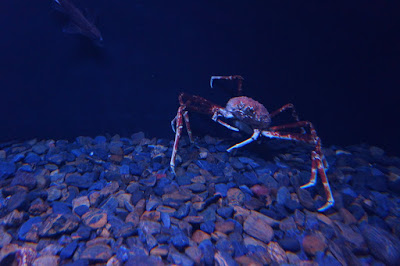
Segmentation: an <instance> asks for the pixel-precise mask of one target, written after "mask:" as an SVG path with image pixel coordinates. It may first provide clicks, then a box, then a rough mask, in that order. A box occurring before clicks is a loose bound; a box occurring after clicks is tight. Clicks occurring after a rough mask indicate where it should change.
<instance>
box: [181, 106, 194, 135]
mask: <svg viewBox="0 0 400 266" xmlns="http://www.w3.org/2000/svg"><path fill="white" fill-rule="evenodd" d="M183 119H185V124H186V131H187V133H188V135H189V139H190V142H191V143H193V142H194V141H193V134H192V130H191V129H190V123H189V115H188V111H185V112H183Z"/></svg>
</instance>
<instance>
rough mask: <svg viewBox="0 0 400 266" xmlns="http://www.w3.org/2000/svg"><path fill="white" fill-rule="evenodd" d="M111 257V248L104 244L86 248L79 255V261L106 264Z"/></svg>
mask: <svg viewBox="0 0 400 266" xmlns="http://www.w3.org/2000/svg"><path fill="white" fill-rule="evenodd" d="M111 256H112V251H111V248H110V247H109V246H108V245H105V244H97V245H93V246H89V247H86V249H85V250H84V251H83V252H82V253H81V255H80V258H81V259H87V260H89V261H92V262H107V261H108V259H110V258H111Z"/></svg>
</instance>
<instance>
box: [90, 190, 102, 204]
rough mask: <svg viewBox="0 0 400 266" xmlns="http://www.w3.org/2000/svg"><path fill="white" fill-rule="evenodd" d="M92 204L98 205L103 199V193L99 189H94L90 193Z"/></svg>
mask: <svg viewBox="0 0 400 266" xmlns="http://www.w3.org/2000/svg"><path fill="white" fill-rule="evenodd" d="M89 201H90V205H92V206H97V205H98V204H99V203H100V201H101V195H100V192H99V191H93V192H92V193H90V194H89Z"/></svg>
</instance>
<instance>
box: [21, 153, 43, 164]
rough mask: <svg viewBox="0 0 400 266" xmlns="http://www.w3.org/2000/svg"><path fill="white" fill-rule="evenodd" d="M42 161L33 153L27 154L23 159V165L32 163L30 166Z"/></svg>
mask: <svg viewBox="0 0 400 266" xmlns="http://www.w3.org/2000/svg"><path fill="white" fill-rule="evenodd" d="M41 160H42V159H41V158H40V156H39V155H37V154H36V153H33V152H29V153H28V155H26V157H25V160H24V161H25V163H32V164H36V163H38V162H40V161H41Z"/></svg>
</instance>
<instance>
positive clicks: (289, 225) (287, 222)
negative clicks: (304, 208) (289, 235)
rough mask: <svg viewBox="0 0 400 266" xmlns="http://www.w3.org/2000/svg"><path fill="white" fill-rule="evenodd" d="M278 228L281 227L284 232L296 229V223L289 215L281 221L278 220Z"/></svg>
mask: <svg viewBox="0 0 400 266" xmlns="http://www.w3.org/2000/svg"><path fill="white" fill-rule="evenodd" d="M279 229H281V230H282V231H284V232H286V231H291V230H296V229H297V225H296V223H295V221H294V219H293V217H292V216H290V217H287V218H285V219H283V220H282V221H280V223H279Z"/></svg>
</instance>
